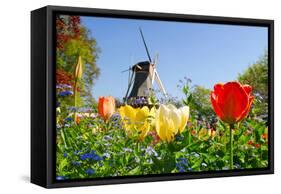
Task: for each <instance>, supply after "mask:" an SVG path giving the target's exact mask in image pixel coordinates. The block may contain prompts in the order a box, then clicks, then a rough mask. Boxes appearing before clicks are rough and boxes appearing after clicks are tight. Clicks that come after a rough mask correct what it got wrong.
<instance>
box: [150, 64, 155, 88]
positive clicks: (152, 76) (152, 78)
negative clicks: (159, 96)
mask: <svg viewBox="0 0 281 194" xmlns="http://www.w3.org/2000/svg"><path fill="white" fill-rule="evenodd" d="M155 72H156V69H155V66H152V72H151V74H150V77H151V85H153V84H154V80H155Z"/></svg>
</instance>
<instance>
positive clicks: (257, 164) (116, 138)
mask: <svg viewBox="0 0 281 194" xmlns="http://www.w3.org/2000/svg"><path fill="white" fill-rule="evenodd" d="M65 111H66V110H64V111H62V112H61V113H58V114H57V121H58V124H59V125H60V127H58V128H57V166H56V170H57V175H58V176H62V177H64V178H66V179H74V178H94V177H112V176H128V175H146V174H162V173H181V172H199V171H210V170H227V169H229V155H228V154H229V152H228V148H229V142H228V140H229V128H228V126H226V125H224V124H223V123H222V122H217V123H216V132H215V135H213V136H210V135H209V133H208V131H209V130H210V129H206V128H202V126H201V124H200V122H198V121H197V120H194V119H193V120H190V121H189V124H188V125H187V127H186V129H185V131H184V132H183V133H182V134H180V135H177V136H176V137H175V139H174V141H172V142H171V143H169V144H168V143H166V142H163V141H158V142H155V139H154V138H155V137H153V136H151V135H148V136H146V138H145V139H144V140H143V141H140V140H139V139H138V137H137V136H129V135H128V134H127V133H126V132H125V130H124V128H123V127H122V125H121V121H120V120H119V117H118V116H114V117H112V118H111V119H110V120H109V121H108V122H104V121H103V120H102V119H100V118H99V117H94V118H90V117H84V118H82V119H81V121H80V122H79V123H76V122H74V121H73V120H71V119H69V116H68V114H64V113H65ZM205 131H207V133H205ZM266 133H267V131H266V125H265V123H264V122H261V121H258V120H253V119H248V120H245V121H243V122H242V123H241V124H240V125H239V126H238V125H236V126H235V130H234V136H233V139H234V144H233V152H234V169H247V168H263V167H267V165H268V146H267V139H266V138H265V137H264V136H263V134H266Z"/></svg>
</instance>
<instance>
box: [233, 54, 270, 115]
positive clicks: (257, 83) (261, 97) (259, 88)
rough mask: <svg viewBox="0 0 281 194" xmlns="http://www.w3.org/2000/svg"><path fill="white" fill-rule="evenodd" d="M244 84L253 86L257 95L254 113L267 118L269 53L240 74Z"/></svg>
mask: <svg viewBox="0 0 281 194" xmlns="http://www.w3.org/2000/svg"><path fill="white" fill-rule="evenodd" d="M238 80H239V82H240V83H242V84H249V85H251V86H252V87H253V94H254V97H255V100H254V106H253V110H252V113H253V114H254V115H255V116H257V117H261V118H264V119H266V120H267V115H268V55H267V53H265V54H264V55H263V56H262V57H261V58H260V59H259V60H257V62H255V63H254V64H252V65H250V66H249V67H248V68H247V69H246V70H245V71H244V72H243V73H242V74H239V75H238Z"/></svg>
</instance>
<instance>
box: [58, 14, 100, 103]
mask: <svg viewBox="0 0 281 194" xmlns="http://www.w3.org/2000/svg"><path fill="white" fill-rule="evenodd" d="M60 19H61V21H63V23H64V25H65V26H66V27H65V28H63V29H68V30H60V31H59V32H58V33H60V34H63V35H65V36H67V35H68V37H67V39H66V41H63V42H62V43H61V44H62V48H61V47H58V48H57V55H56V60H57V68H60V69H63V70H64V71H66V72H70V73H74V70H75V65H76V63H77V60H78V56H81V58H82V63H83V77H82V80H81V84H80V87H81V88H80V89H81V94H82V97H83V99H84V100H83V102H84V103H85V104H90V103H91V102H93V97H92V89H93V85H94V83H95V80H97V78H98V76H99V74H100V69H99V68H98V66H97V64H96V61H97V58H98V54H99V53H100V49H99V48H98V46H97V42H96V40H95V39H94V38H93V37H91V36H90V32H89V31H88V30H87V29H86V28H85V27H84V26H82V25H81V24H80V23H79V24H77V26H76V28H78V29H79V33H77V35H72V36H70V35H69V34H70V32H69V31H71V30H69V28H74V27H73V26H72V25H70V22H69V21H70V20H71V16H63V17H62V16H61V18H60ZM73 33H74V32H73Z"/></svg>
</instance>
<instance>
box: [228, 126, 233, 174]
mask: <svg viewBox="0 0 281 194" xmlns="http://www.w3.org/2000/svg"><path fill="white" fill-rule="evenodd" d="M233 129H234V124H230V125H229V144H230V149H229V156H230V165H229V167H230V170H233V134H232V130H233Z"/></svg>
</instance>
